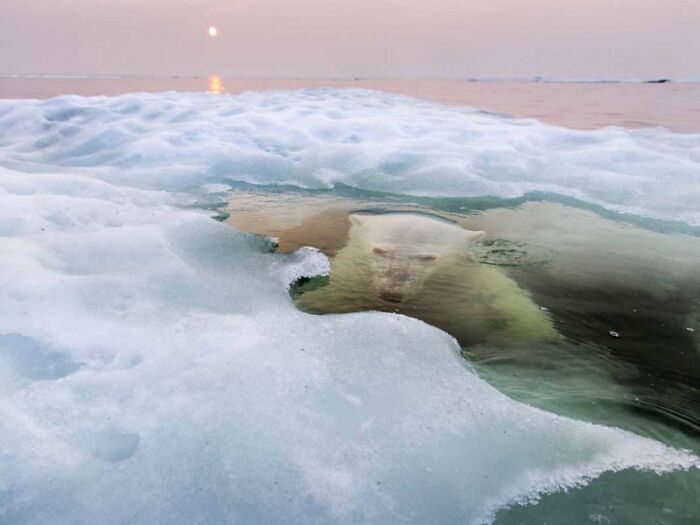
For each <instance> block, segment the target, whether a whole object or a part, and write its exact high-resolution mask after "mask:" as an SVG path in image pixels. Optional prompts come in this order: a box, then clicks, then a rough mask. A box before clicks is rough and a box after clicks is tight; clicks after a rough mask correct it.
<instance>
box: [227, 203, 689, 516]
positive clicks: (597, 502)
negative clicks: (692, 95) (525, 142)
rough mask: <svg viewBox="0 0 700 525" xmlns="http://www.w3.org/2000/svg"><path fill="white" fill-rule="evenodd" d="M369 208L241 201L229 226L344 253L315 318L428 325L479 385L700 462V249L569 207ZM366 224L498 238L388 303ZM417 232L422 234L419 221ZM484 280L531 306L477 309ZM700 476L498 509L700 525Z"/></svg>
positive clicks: (623, 482) (643, 478)
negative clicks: (512, 323)
mask: <svg viewBox="0 0 700 525" xmlns="http://www.w3.org/2000/svg"><path fill="white" fill-rule="evenodd" d="M364 197H365V198H364V199H362V200H359V199H348V198H341V197H339V196H338V195H337V194H333V193H330V194H324V195H319V194H313V195H312V194H303V193H302V194H296V195H293V196H292V195H289V194H285V193H281V194H278V193H269V192H245V191H238V192H234V193H233V194H232V196H231V201H230V210H229V211H230V213H231V217H230V219H229V222H230V223H231V224H233V225H235V226H237V227H239V228H243V229H247V228H248V229H253V230H254V231H256V233H259V234H265V235H272V236H274V237H276V238H277V239H278V242H279V247H280V249H281V250H293V249H296V248H297V247H298V246H302V245H311V246H316V247H318V248H320V249H322V250H324V251H325V252H326V253H328V254H330V255H331V256H333V257H334V258H333V260H332V265H331V274H330V278H326V277H322V278H315V279H309V280H306V279H304V280H302V281H300V282H299V283H298V284H297V285H296V287H294V288H293V291H292V293H293V296H294V297H295V302H296V304H297V306H298V307H299V308H301V309H303V310H304V311H308V312H311V313H315V314H330V313H347V312H353V311H367V310H378V311H386V312H398V313H401V314H404V315H408V316H411V317H416V318H418V319H422V320H424V321H426V322H428V323H430V324H432V325H434V326H437V327H439V328H441V329H443V330H445V331H447V332H448V333H450V334H451V335H453V336H454V337H456V338H457V340H458V341H459V342H460V344H461V345H462V348H463V353H464V356H465V359H467V361H468V362H469V363H471V364H472V365H473V366H474V367H475V368H476V370H477V371H478V373H479V375H480V376H481V377H482V378H484V379H486V380H487V381H488V382H490V383H491V384H492V385H494V386H496V387H497V388H498V389H499V390H500V391H502V392H504V393H506V394H507V395H509V396H510V397H512V398H514V399H517V400H519V401H523V402H525V403H527V404H530V405H532V406H537V407H540V408H543V409H546V410H548V411H552V412H555V413H559V414H562V415H566V416H569V417H574V418H577V419H585V420H588V421H593V422H597V423H602V424H606V425H611V426H617V427H621V428H625V429H628V430H630V431H632V432H635V433H637V434H640V435H644V436H648V437H651V438H653V439H657V440H660V441H662V442H664V443H667V444H669V445H672V446H676V447H681V448H688V449H691V450H694V451H696V452H699V451H700V440H699V439H698V438H699V437H700V352H699V350H700V338H699V337H698V334H699V333H700V239H699V238H697V237H689V236H684V235H679V234H662V233H657V232H653V231H650V230H648V229H642V228H640V227H638V226H635V225H632V224H629V223H625V222H619V221H612V220H609V219H606V218H604V217H601V216H599V215H597V214H595V213H593V212H591V211H587V210H581V209H577V208H571V207H567V206H564V205H562V204H559V203H550V202H531V203H525V204H522V205H518V206H514V207H505V208H504V207H496V208H491V209H488V210H485V211H477V212H473V211H472V212H465V213H456V212H454V211H446V210H444V209H441V208H440V207H427V206H421V205H417V204H415V203H412V202H411V201H410V200H407V199H395V200H393V201H391V202H387V201H385V200H382V199H381V197H377V196H372V195H371V194H365V195H364ZM452 204H454V203H452ZM454 207H455V206H454V205H453V206H451V208H454ZM457 207H459V206H457ZM356 213H360V214H363V215H364V214H374V216H377V217H381V216H382V214H390V215H392V216H393V215H396V214H397V213H399V214H401V215H402V216H405V217H409V216H411V214H415V213H419V214H422V215H423V216H424V217H426V218H429V219H428V220H445V219H446V220H449V221H452V222H453V224H455V225H459V226H460V227H462V228H465V229H467V230H483V231H485V232H486V233H487V238H486V239H485V240H484V241H483V242H482V243H480V244H478V245H476V246H475V247H473V248H472V249H471V250H470V253H469V256H468V257H463V258H457V259H454V260H451V261H450V262H449V263H448V264H447V265H445V266H442V267H441V268H440V269H439V270H438V271H433V269H432V268H431V269H430V270H425V271H430V275H429V276H428V278H426V279H425V280H424V281H422V284H421V290H420V292H419V293H416V294H413V295H412V296H410V297H396V296H387V295H386V294H383V293H382V292H381V290H379V289H378V288H377V286H375V283H373V281H372V277H371V275H370V274H371V272H370V273H369V274H368V273H367V270H366V269H365V268H366V264H365V262H364V261H363V260H362V254H361V253H358V251H357V250H354V251H353V250H351V251H350V252H349V251H348V249H347V248H346V246H347V245H348V243H351V244H352V243H353V242H355V241H353V234H352V231H353V228H356V226H355V225H353V222H352V221H351V218H352V217H353V216H354V214H356ZM416 227H417V225H415V224H414V225H413V227H412V228H413V230H415V228H416ZM407 230H409V232H408V233H407V235H408V236H409V238H414V239H415V233H411V232H410V230H411V226H410V223H409V224H408V225H407ZM356 235H357V234H356ZM493 240H497V241H495V242H494V241H493ZM419 250H420V249H419ZM375 269H376V268H375ZM411 270H412V271H413V272H420V271H421V268H420V267H418V268H416V267H415V266H412V267H411ZM475 271H478V272H481V273H479V274H477V276H476V277H473V278H475V279H476V281H478V282H479V283H483V282H485V281H486V280H489V279H490V280H491V281H493V279H494V277H493V273H485V272H494V273H498V274H499V275H500V277H498V278H499V279H503V278H505V279H509V280H512V282H514V283H517V287H518V288H519V289H520V290H521V291H522V297H521V296H519V295H518V294H514V293H513V292H512V290H510V289H507V290H506V291H504V285H503V283H502V282H501V281H498V283H500V284H497V285H491V286H490V288H489V290H487V291H488V292H489V293H488V294H487V295H486V297H487V299H485V300H482V299H479V297H483V295H484V292H483V286H482V291H481V292H479V290H477V289H475V288H474V286H473V285H471V287H470V286H466V287H465V279H469V278H470V276H474V272H475ZM412 277H413V278H417V276H415V275H414V276H412ZM505 286H508V284H507V283H506V285H505ZM499 287H500V288H499ZM479 293H481V295H479ZM499 294H500V295H502V296H504V297H506V298H507V299H508V302H509V304H510V305H511V306H512V305H513V304H516V303H517V301H523V300H526V299H524V298H526V297H529V298H531V300H532V303H533V306H535V305H536V308H538V312H540V313H541V314H542V315H543V316H546V318H547V319H548V320H549V322H550V323H551V327H552V328H553V330H554V331H555V332H556V334H557V336H556V337H552V336H551V334H550V333H549V332H548V331H547V328H546V327H545V328H542V326H540V325H541V321H540V320H538V319H537V318H536V314H533V313H532V312H531V311H528V307H527V305H525V306H524V307H522V308H520V309H519V310H518V312H517V315H518V316H520V317H521V318H524V317H527V316H529V317H528V319H529V321H527V322H528V323H530V330H529V331H523V330H520V331H518V330H517V329H516V330H513V329H510V330H508V329H507V328H506V327H505V326H506V325H504V314H503V312H502V311H498V309H497V308H496V310H494V308H493V304H494V303H497V302H498V300H499V299H498V298H499ZM479 301H481V303H479ZM475 305H476V306H475ZM479 315H480V316H481V317H478V316H479ZM538 323H539V324H538ZM533 325H534V328H532V326H533ZM613 333H614V334H613ZM494 334H496V337H495V338H494ZM611 334H613V335H611ZM615 334H617V337H615V336H614V335H615ZM426 351H427V350H426ZM698 481H700V478H699V477H698V473H697V472H691V473H688V472H684V473H674V474H671V475H668V476H664V477H663V478H659V477H658V476H649V475H647V474H642V473H630V472H625V473H617V474H611V475H606V476H604V477H603V478H601V479H600V480H597V481H594V482H593V483H592V484H591V486H589V487H587V488H584V489H581V490H576V491H570V492H569V493H567V494H565V495H552V496H547V497H545V498H544V499H542V501H540V502H539V503H538V504H537V505H535V506H526V507H522V508H513V509H511V510H509V511H502V512H501V513H500V514H499V517H498V519H497V520H496V522H497V523H548V522H549V523H560V522H561V519H562V514H565V515H566V516H567V519H569V520H570V522H571V523H628V522H629V523H693V522H695V521H696V520H698V519H700V514H698V509H697V507H696V502H697V500H698V497H700V492H698V486H700V485H698Z"/></svg>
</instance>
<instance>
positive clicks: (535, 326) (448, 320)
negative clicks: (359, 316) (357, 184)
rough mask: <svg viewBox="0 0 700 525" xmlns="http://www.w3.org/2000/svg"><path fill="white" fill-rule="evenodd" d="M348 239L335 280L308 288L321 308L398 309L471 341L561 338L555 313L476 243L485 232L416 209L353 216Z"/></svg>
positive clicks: (309, 304)
mask: <svg viewBox="0 0 700 525" xmlns="http://www.w3.org/2000/svg"><path fill="white" fill-rule="evenodd" d="M350 224H351V226H350V232H349V239H348V243H347V245H346V246H345V247H344V248H342V249H341V250H340V251H339V252H338V254H337V255H336V257H335V258H334V259H333V261H332V263H331V274H330V280H329V283H328V285H327V286H325V287H323V288H317V289H315V290H312V291H308V292H306V293H303V294H302V295H301V296H300V297H299V298H298V300H297V303H298V304H299V306H300V307H302V308H303V309H305V310H307V311H311V312H316V313H330V312H348V311H358V310H384V311H398V312H401V313H404V314H406V315H410V316H412V317H417V318H419V319H423V320H424V321H426V322H428V323H430V324H433V325H435V326H438V327H440V328H442V329H444V330H445V331H447V332H449V333H450V334H452V335H453V336H455V337H456V338H457V339H458V340H459V341H460V342H462V343H463V344H472V343H483V342H494V341H505V340H508V341H517V342H521V341H524V340H525V341H532V340H546V339H552V338H554V337H556V332H555V330H554V329H553V327H552V326H551V323H550V321H549V319H548V317H547V316H546V315H545V313H544V312H542V311H541V310H540V309H539V308H538V307H537V305H536V304H535V303H534V302H533V301H532V300H531V299H530V297H529V296H528V294H527V293H526V292H525V291H523V290H522V289H521V288H520V287H519V286H518V285H517V284H516V283H515V282H514V281H513V280H512V279H510V278H509V277H508V276H506V275H505V274H504V273H503V272H502V271H501V270H500V269H499V268H496V267H493V266H488V265H483V264H478V263H475V262H474V261H473V260H472V257H471V256H470V251H471V248H472V247H473V246H474V245H475V243H477V242H479V241H480V240H481V239H482V238H483V237H484V236H485V233H484V232H480V231H479V232H476V231H469V230H465V229H463V228H461V227H460V226H458V225H456V224H454V223H451V222H449V221H446V220H443V219H439V218H435V217H429V216H426V215H420V214H416V213H391V214H380V215H369V214H352V215H351V216H350Z"/></svg>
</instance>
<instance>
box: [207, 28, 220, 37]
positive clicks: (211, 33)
mask: <svg viewBox="0 0 700 525" xmlns="http://www.w3.org/2000/svg"><path fill="white" fill-rule="evenodd" d="M218 34H219V30H218V29H216V28H215V27H214V26H209V36H210V37H212V38H214V37H215V36H216V35H218Z"/></svg>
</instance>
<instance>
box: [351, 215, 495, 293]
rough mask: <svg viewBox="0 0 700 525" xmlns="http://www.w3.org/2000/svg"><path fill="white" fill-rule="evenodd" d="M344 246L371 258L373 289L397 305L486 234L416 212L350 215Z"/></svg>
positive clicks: (368, 258) (366, 258)
mask: <svg viewBox="0 0 700 525" xmlns="http://www.w3.org/2000/svg"><path fill="white" fill-rule="evenodd" d="M350 222H351V228H350V241H349V243H348V246H352V247H353V250H359V251H360V253H359V254H357V253H356V254H355V256H361V257H362V258H363V259H364V260H365V261H369V264H370V268H371V279H372V284H373V286H374V288H375V289H376V291H377V293H378V294H379V296H380V298H381V299H382V300H384V301H388V302H392V303H401V302H403V301H404V300H406V299H408V298H410V297H412V296H414V295H415V294H416V293H417V292H418V291H420V289H421V288H422V286H423V284H424V283H425V281H426V279H428V277H430V275H431V274H432V273H434V272H435V270H436V269H437V268H439V267H440V265H441V264H442V263H444V262H445V261H446V260H448V259H449V258H450V257H454V256H460V255H464V254H466V253H467V252H468V250H469V247H470V245H471V244H472V243H474V242H477V241H479V240H480V239H482V238H483V236H484V232H481V231H470V230H465V229H463V228H461V227H459V226H458V225H456V224H454V223H451V222H449V221H446V220H443V219H439V218H435V217H429V216H426V215H420V214H416V213H391V214H381V215H369V214H360V213H356V214H353V215H351V216H350Z"/></svg>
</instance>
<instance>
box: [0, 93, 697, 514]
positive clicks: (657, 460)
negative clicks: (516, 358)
mask: <svg viewBox="0 0 700 525" xmlns="http://www.w3.org/2000/svg"><path fill="white" fill-rule="evenodd" d="M698 141H700V137H698V136H690V135H685V136H677V135H673V134H670V133H667V132H664V131H660V130H654V131H644V132H637V133H631V132H627V131H625V130H619V129H609V130H603V131H600V132H594V133H580V132H571V131H567V130H564V129H561V128H554V127H549V126H543V125H541V124H538V123H536V122H532V121H511V120H507V119H499V118H495V117H492V116H486V115H483V114H478V113H472V112H470V111H467V110H457V109H448V108H442V107H440V106H435V105H433V104H427V103H422V102H417V101H414V100H411V99H405V98H402V97H395V96H390V95H382V94H377V93H370V92H361V91H350V92H345V91H329V90H321V91H307V92H295V93H263V94H253V93H251V94H246V95H243V96H240V97H218V98H217V97H211V96H207V95H187V94H174V93H173V94H163V95H129V96H123V97H117V98H91V99H85V98H79V97H63V98H60V99H54V100H50V101H45V102H37V101H18V102H0V164H1V165H3V166H4V168H3V169H1V170H0V269H1V271H0V291H1V292H0V365H1V366H0V392H1V394H2V395H1V396H0V451H1V453H2V461H0V522H3V523H57V524H63V523H65V524H68V523H71V524H74V523H107V524H110V523H114V524H117V523H231V522H240V523H253V522H256V523H279V522H297V523H309V522H318V523H328V522H341V523H358V522H374V523H389V522H391V523H409V522H412V523H426V522H436V521H438V522H467V523H479V522H485V521H486V522H488V521H490V520H491V519H492V517H493V515H494V512H495V511H496V510H497V509H499V508H502V507H503V506H505V505H508V504H511V503H514V502H524V501H528V500H530V499H532V498H536V497H537V496H538V495H540V494H543V493H547V492H552V491H558V490H562V489H564V488H569V487H576V486H579V485H581V484H584V483H586V482H588V481H590V480H591V479H592V478H594V477H596V476H598V475H599V474H601V473H602V472H605V471H615V470H621V469H626V468H638V469H646V470H655V471H658V472H666V471H669V470H672V469H679V468H680V469H683V468H692V467H694V466H698V464H699V463H698V462H699V460H698V458H697V457H696V456H694V455H692V454H691V453H689V452H686V451H681V450H674V449H670V448H668V447H666V446H664V445H662V444H660V443H657V442H655V441H652V440H649V439H646V438H641V437H638V436H635V435H633V434H630V433H628V432H625V431H622V430H618V429H614V428H606V427H602V426H598V425H593V424H588V423H584V422H580V421H574V420H571V419H567V418H563V417H559V416H555V415H552V414H549V413H546V412H543V411H541V410H537V409H534V408H529V407H527V406H525V405H522V404H520V403H517V402H515V401H512V400H510V399H509V398H507V397H505V396H503V395H501V394H500V393H498V392H497V391H496V390H495V389H493V388H491V387H490V386H488V385H487V384H486V383H485V382H483V381H482V380H480V379H479V378H478V377H477V376H476V374H474V372H473V371H472V370H471V369H470V368H469V367H468V365H466V364H465V362H464V361H463V359H462V358H461V357H460V355H459V351H458V350H459V349H458V347H457V344H456V342H455V341H454V340H453V339H452V338H451V337H449V336H447V335H446V334H444V333H443V332H440V331H439V330H437V329H435V328H432V327H430V326H428V325H426V324H424V323H422V322H420V321H417V320H413V319H409V318H406V317H402V316H398V315H391V314H380V313H362V314H349V315H338V316H313V315H308V314H305V313H302V312H300V311H298V310H297V309H296V308H295V307H294V306H293V305H292V303H291V301H290V298H289V295H288V291H287V287H288V285H289V283H290V282H291V281H293V280H294V279H296V278H298V277H300V276H303V275H315V274H320V273H325V272H327V271H328V261H327V259H326V258H325V257H324V256H323V255H322V254H320V253H319V252H317V251H315V250H311V249H303V250H299V251H297V252H295V253H291V254H275V253H272V251H271V249H270V247H271V244H270V241H269V240H267V239H264V238H260V237H256V236H252V235H248V234H244V233H242V232H239V231H236V230H234V229H233V228H231V227H229V226H227V225H223V224H220V223H218V222H216V221H213V220H211V218H210V217H209V214H208V213H204V212H201V211H197V210H194V209H187V208H183V207H182V203H183V202H186V201H187V198H186V196H187V194H186V193H184V195H185V199H184V200H183V192H185V190H186V189H187V188H197V190H196V191H200V190H199V188H200V187H201V186H202V185H203V184H224V183H225V181H226V180H248V181H252V182H258V183H265V184H270V183H292V184H299V185H305V186H312V187H324V186H328V185H331V184H333V183H336V182H344V183H346V184H354V185H357V186H360V187H366V188H373V189H391V190H393V191H396V192H417V193H420V192H431V193H442V194H456V195H458V194H475V193H478V192H480V191H486V190H488V191H502V192H503V194H509V192H512V193H517V192H520V191H524V189H525V188H529V187H536V188H540V189H541V188H542V187H543V185H545V186H546V185H548V184H551V185H554V186H556V187H557V188H560V190H561V191H564V190H565V189H567V188H568V189H570V190H572V191H576V192H582V193H586V194H588V193H587V192H593V193H595V195H597V196H598V197H601V198H602V197H606V198H607V199H608V200H607V201H605V202H606V203H607V205H609V206H611V207H612V206H617V205H619V204H615V202H616V199H617V200H619V201H620V202H622V201H621V199H623V198H625V193H626V192H627V191H631V190H629V189H625V188H624V184H623V185H620V184H618V183H619V182H620V181H627V182H629V183H630V184H632V185H634V186H635V187H636V190H635V192H633V193H634V194H635V196H636V197H637V198H636V199H635V200H634V206H636V207H638V208H639V209H641V210H644V211H645V212H647V213H663V214H668V215H669V216H673V217H675V218H677V217H680V216H683V217H685V218H686V219H687V220H698V216H697V210H694V211H693V210H692V209H691V208H692V206H691V203H690V201H687V200H683V199H684V198H685V197H686V196H687V194H688V193H692V191H693V187H692V185H691V182H692V181H693V180H695V178H696V177H697V173H696V172H695V171H693V169H692V168H693V167H695V166H697V163H698V157H697V155H698V149H697V148H698ZM642 159H645V162H642ZM662 166H663V167H665V169H661V167H662ZM653 167H656V168H658V176H659V177H660V179H663V180H665V181H666V184H665V185H664V184H662V183H661V182H658V181H657V180H656V179H655V178H653V177H652V176H651V174H652V171H654V169H652V168H653ZM535 168H536V169H535ZM645 170H646V171H645ZM638 171H643V172H644V173H639V172H638ZM645 173H646V175H645ZM564 174H568V175H567V179H566V182H563V181H561V180H559V179H558V178H557V177H558V176H563V175H564ZM609 179H612V180H615V181H617V183H612V182H610V180H609ZM593 180H595V181H597V184H596V185H595V186H591V187H590V188H589V187H588V186H587V185H585V184H584V182H586V181H593ZM601 185H602V186H605V185H607V188H608V189H609V190H610V191H609V192H607V193H606V192H605V191H602V189H603V188H601V187H600V186H601ZM612 188H617V193H616V192H614V191H612ZM209 189H210V190H212V191H219V190H220V189H221V187H216V186H213V187H212V186H210V187H209ZM652 190H653V194H650V193H649V192H651V191H652ZM193 191H194V190H193ZM681 193H682V194H683V196H682V198H681ZM671 194H673V195H675V196H676V197H677V198H678V200H676V201H674V200H673V198H672V196H671ZM630 202H631V201H630ZM696 202H697V201H696ZM672 206H673V207H674V208H673V210H672V209H671V207H672Z"/></svg>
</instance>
